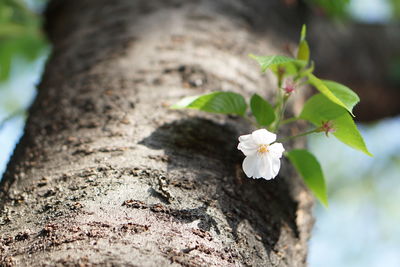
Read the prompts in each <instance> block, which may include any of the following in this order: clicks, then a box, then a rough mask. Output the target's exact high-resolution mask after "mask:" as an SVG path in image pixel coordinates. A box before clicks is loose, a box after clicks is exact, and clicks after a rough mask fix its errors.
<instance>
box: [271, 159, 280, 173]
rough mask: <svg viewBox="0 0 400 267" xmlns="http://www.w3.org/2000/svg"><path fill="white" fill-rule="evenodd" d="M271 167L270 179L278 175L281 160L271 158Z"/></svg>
mask: <svg viewBox="0 0 400 267" xmlns="http://www.w3.org/2000/svg"><path fill="white" fill-rule="evenodd" d="M271 165H272V168H271V169H272V178H275V177H276V176H277V175H278V173H279V169H280V168H281V160H280V159H279V158H272V159H271Z"/></svg>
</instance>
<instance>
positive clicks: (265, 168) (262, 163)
mask: <svg viewBox="0 0 400 267" xmlns="http://www.w3.org/2000/svg"><path fill="white" fill-rule="evenodd" d="M257 169H258V177H257V178H264V179H266V180H270V179H272V178H274V177H273V171H272V163H271V157H270V155H268V154H266V153H264V154H261V156H260V159H259V161H258V168H257Z"/></svg>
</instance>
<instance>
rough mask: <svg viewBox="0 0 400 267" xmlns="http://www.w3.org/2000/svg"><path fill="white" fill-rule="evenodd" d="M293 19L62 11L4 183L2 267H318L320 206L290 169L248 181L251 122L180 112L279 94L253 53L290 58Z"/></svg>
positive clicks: (122, 1) (245, 11)
mask: <svg viewBox="0 0 400 267" xmlns="http://www.w3.org/2000/svg"><path fill="white" fill-rule="evenodd" d="M279 10H281V11H282V8H281V7H280V2H279V1H240V0H229V1H213V0H204V1H188V0H168V1H167V0H159V1H155V0H153V1H144V0H143V1H140V0H137V1H132V0H118V1H109V0H88V1H53V3H52V4H51V5H50V7H49V9H48V14H47V25H48V26H47V28H48V33H49V36H50V38H51V40H52V42H53V54H52V56H51V58H50V60H49V62H48V64H47V67H46V71H45V74H44V77H43V80H42V83H41V85H40V90H39V95H38V97H37V99H36V101H35V104H34V105H33V107H32V108H31V110H30V117H29V120H28V122H27V126H26V132H25V136H24V137H23V139H22V141H21V142H20V144H19V145H18V147H17V149H16V152H15V154H14V156H13V158H12V161H11V163H10V164H9V166H8V170H7V172H6V174H5V177H4V179H3V181H2V184H1V192H2V195H1V202H0V203H1V208H2V212H1V217H0V223H1V226H0V236H1V240H0V246H1V247H0V253H1V257H0V266H304V265H306V252H307V240H308V238H309V235H310V230H311V227H312V223H313V219H312V216H311V214H310V213H311V211H310V210H311V206H312V203H313V200H312V198H311V196H310V194H309V193H308V191H307V190H306V189H305V187H304V186H303V183H302V182H301V180H300V179H299V178H298V177H297V176H296V175H295V174H294V171H293V169H292V168H291V167H290V166H289V164H288V163H287V162H286V161H284V162H283V166H282V169H281V172H280V175H279V177H278V178H276V179H275V180H272V181H266V180H263V179H259V180H253V179H248V178H245V175H244V174H243V172H242V171H241V162H242V160H243V156H242V155H241V153H240V152H239V151H237V149H236V146H237V138H238V136H239V135H240V134H246V133H249V132H250V131H251V130H252V129H251V128H250V126H249V125H247V124H246V123H245V122H244V121H243V120H242V119H240V118H236V117H229V118H227V117H225V116H217V115H209V114H203V113H200V112H187V111H174V110H169V109H168V108H167V105H169V104H171V103H174V102H175V101H177V100H178V99H180V98H181V97H184V96H187V95H196V94H200V93H203V92H205V91H211V90H221V89H222V90H230V91H236V92H241V93H243V94H245V95H250V94H251V93H254V92H259V93H261V94H265V95H266V96H269V95H271V93H272V92H273V90H274V89H273V86H272V83H271V79H270V78H271V77H270V76H261V75H260V72H259V68H258V66H257V65H256V64H255V63H254V62H252V61H251V60H249V59H248V58H247V54H248V53H249V52H253V53H264V54H267V53H282V51H281V50H282V48H281V45H282V44H283V43H285V42H287V40H286V39H284V37H283V35H285V34H287V35H288V36H291V35H292V34H293V31H289V30H290V27H287V22H285V21H287V19H288V18H291V17H292V15H293V14H289V12H291V11H290V10H288V11H284V12H280V11H279ZM285 12H286V13H285ZM291 20H292V21H293V19H291ZM266 25H268V27H267V26H266ZM285 25H286V26H285ZM285 27H286V29H287V31H288V32H286V33H284V32H283V30H284V29H285ZM264 88H266V90H264ZM302 101H303V94H302V93H299V94H298V95H297V98H296V99H295V100H294V102H293V105H292V106H293V108H296V106H298V104H301V103H302ZM292 111H293V109H292ZM299 128H300V127H299V126H293V127H292V128H290V129H289V128H288V129H287V131H292V132H294V133H295V132H296V131H299ZM292 145H294V146H302V145H303V143H302V142H297V143H293V144H292Z"/></svg>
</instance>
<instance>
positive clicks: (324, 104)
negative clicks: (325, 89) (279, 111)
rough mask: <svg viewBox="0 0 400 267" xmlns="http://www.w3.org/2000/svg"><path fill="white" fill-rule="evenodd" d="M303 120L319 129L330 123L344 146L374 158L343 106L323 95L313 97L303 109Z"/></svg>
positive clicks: (334, 133)
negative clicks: (325, 123)
mask: <svg viewBox="0 0 400 267" xmlns="http://www.w3.org/2000/svg"><path fill="white" fill-rule="evenodd" d="M299 117H300V118H301V119H304V120H308V121H310V122H311V123H313V124H314V125H316V126H317V127H320V126H321V125H322V123H324V122H327V121H330V122H331V123H332V126H333V128H334V130H335V131H334V132H333V135H334V136H335V137H336V138H337V139H338V140H340V141H341V142H343V143H344V144H346V145H348V146H350V147H352V148H354V149H357V150H359V151H362V152H364V153H365V154H367V155H369V156H372V154H371V153H370V152H369V151H368V148H367V146H366V145H365V142H364V139H363V138H362V136H361V134H360V132H359V131H358V129H357V126H356V124H355V123H354V121H353V118H352V117H351V116H350V114H349V113H348V112H347V111H346V110H345V109H344V108H342V107H341V106H339V105H336V104H334V103H332V102H331V101H330V100H329V99H328V98H326V97H325V96H324V95H322V94H316V95H314V96H312V97H311V98H310V99H309V100H308V101H307V102H306V103H305V104H304V107H303V111H302V112H301V114H300V116H299Z"/></svg>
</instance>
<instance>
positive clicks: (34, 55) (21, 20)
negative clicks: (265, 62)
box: [0, 0, 400, 267]
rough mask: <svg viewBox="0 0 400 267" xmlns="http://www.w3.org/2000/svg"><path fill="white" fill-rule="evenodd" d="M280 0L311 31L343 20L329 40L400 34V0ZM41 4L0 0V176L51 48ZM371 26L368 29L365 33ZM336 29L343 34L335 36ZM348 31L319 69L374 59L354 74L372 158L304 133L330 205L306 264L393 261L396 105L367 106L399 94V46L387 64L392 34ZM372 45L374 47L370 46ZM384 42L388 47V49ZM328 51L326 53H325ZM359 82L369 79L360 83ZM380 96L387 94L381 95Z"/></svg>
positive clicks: (399, 260) (397, 234)
mask: <svg viewBox="0 0 400 267" xmlns="http://www.w3.org/2000/svg"><path fill="white" fill-rule="evenodd" d="M281 1H282V3H284V4H285V5H286V6H287V7H288V8H292V7H293V6H300V5H302V6H303V7H304V6H305V7H306V8H307V12H308V14H309V16H311V18H312V19H310V21H313V20H314V19H315V18H316V17H317V18H318V19H319V18H322V20H316V21H317V23H315V22H314V24H313V25H308V28H309V29H310V30H312V27H314V28H317V27H318V26H319V25H320V22H323V21H328V23H334V24H340V25H342V26H339V27H338V29H339V30H338V31H337V32H334V33H332V34H333V35H334V36H333V39H335V38H336V39H338V38H342V37H346V38H347V37H349V36H348V35H347V36H346V34H344V35H343V28H347V27H353V26H354V25H355V26H357V27H360V28H356V29H360V30H361V31H362V30H365V29H366V30H365V33H363V34H361V35H357V36H356V35H355V36H354V38H357V37H359V36H361V37H363V36H364V37H365V36H366V35H371V34H377V33H380V32H391V34H392V35H388V36H395V37H397V36H400V31H399V29H400V22H399V21H400V0H281ZM45 4H46V0H24V1H23V0H0V177H1V175H2V173H3V171H4V170H5V168H6V163H7V161H8V159H9V157H10V155H11V154H12V151H13V149H14V146H15V144H16V143H17V142H18V140H19V138H20V136H21V135H22V133H23V127H24V121H25V111H26V109H27V108H28V107H29V105H30V103H31V102H32V100H33V99H34V97H35V94H36V85H37V83H38V81H39V80H40V75H41V73H42V70H43V66H44V64H45V61H46V58H47V56H48V54H49V52H50V46H49V44H48V42H47V40H46V38H45V35H44V33H43V31H42V29H41V27H42V18H41V13H42V11H43V8H44V6H45ZM314 21H315V20H314ZM371 25H372V26H371ZM341 27H342V28H341ZM371 27H372V28H371ZM370 29H373V30H374V32H373V33H372V32H370ZM324 30H325V28H324ZM324 30H323V31H322V33H321V34H323V35H324V36H323V37H324V38H325V35H328V33H327V32H325V31H324ZM376 30H378V31H376ZM317 33H319V32H318V31H317ZM393 33H394V34H393ZM335 34H342V35H340V36H339V35H338V36H339V37H338V36H336V35H335ZM317 35H318V34H317ZM385 36H386V35H385ZM351 37H352V36H350V39H349V40H347V42H348V44H353V43H355V44H356V45H350V46H343V47H345V48H346V49H348V47H351V49H353V50H352V51H347V54H346V53H345V54H343V55H344V58H345V59H346V66H345V67H344V68H343V67H340V66H341V65H335V67H334V68H332V67H330V66H329V63H331V62H328V64H327V65H328V68H326V72H325V73H326V75H330V77H327V78H329V79H333V80H337V78H338V77H339V78H340V77H342V79H343V80H342V81H341V82H343V83H344V84H348V83H349V82H351V77H350V78H349V77H348V76H340V72H341V71H342V72H344V73H345V74H346V73H347V72H354V70H353V69H351V71H349V68H350V67H349V66H348V64H349V63H350V62H352V61H355V60H356V59H357V60H360V61H361V62H362V64H361V68H360V71H365V69H368V68H367V67H369V68H371V66H369V65H373V66H372V70H373V73H378V72H379V71H381V73H383V74H382V75H381V78H379V79H375V80H374V79H373V78H372V77H371V75H369V73H366V74H365V73H364V75H361V74H360V77H362V79H361V82H362V83H360V81H355V84H358V85H359V86H360V90H361V89H363V90H364V91H365V90H366V91H368V93H371V92H375V94H372V97H371V95H369V94H368V93H367V94H366V97H363V96H362V97H361V104H360V105H362V104H363V103H368V98H371V99H372V100H371V101H373V102H371V103H370V104H367V105H366V108H365V110H366V112H361V113H364V117H363V116H361V118H362V119H363V120H364V121H372V122H369V123H359V124H358V126H359V127H360V129H361V131H362V133H363V135H364V136H365V139H366V142H367V144H368V145H369V147H370V150H371V152H372V153H373V154H374V155H375V157H374V158H369V157H367V156H364V155H363V154H362V153H358V152H356V151H352V150H350V149H347V148H346V147H345V146H344V145H342V144H340V143H338V142H336V141H335V139H333V138H328V139H327V138H326V137H324V136H318V135H313V136H310V138H309V140H308V141H309V142H308V143H309V147H310V149H311V150H312V151H313V153H315V154H316V155H317V156H318V158H319V159H320V161H321V164H322V166H323V169H324V173H325V175H326V180H327V184H328V195H329V202H330V207H329V209H324V208H322V207H320V206H317V207H316V213H315V215H316V217H317V220H316V225H315V227H314V232H313V235H312V239H311V241H310V253H309V259H308V260H309V266H311V267H319V266H321V267H330V266H332V267H336V266H357V267H358V266H363V267H378V266H385V267H398V266H400V228H399V227H398V225H399V223H400V206H399V205H398V203H400V186H399V177H400V176H399V173H400V138H398V137H399V134H398V133H399V132H400V117H399V114H398V113H396V112H394V113H393V112H392V113H390V114H389V115H390V116H391V117H388V118H386V117H387V116H388V113H379V114H378V115H376V116H374V117H372V113H376V112H375V110H374V108H375V106H372V104H374V103H377V102H382V103H381V105H382V106H383V109H388V107H389V105H388V103H389V101H392V102H393V101H394V102H395V105H397V106H398V105H399V104H398V101H399V99H395V98H394V97H392V93H393V92H394V91H396V90H397V92H398V91H399V90H400V88H399V87H400V45H397V44H396V42H394V43H395V44H394V46H395V47H396V45H397V47H399V48H398V51H394V53H393V54H394V56H391V55H390V57H389V61H390V62H389V63H388V65H389V66H388V67H386V66H383V65H382V63H380V62H378V60H375V59H376V58H378V59H380V57H381V55H382V53H386V51H389V50H390V49H392V50H393V44H389V42H390V41H392V43H393V40H390V39H388V40H387V41H388V43H386V41H381V40H380V39H378V40H377V39H376V38H375V39H374V36H372V37H371V38H372V39H370V40H371V42H365V43H361V44H359V43H357V42H359V40H356V39H351ZM310 41H312V40H310ZM372 41H373V42H372ZM377 44H379V45H380V46H376V45H377ZM310 45H311V51H316V50H318V48H319V47H321V45H320V44H319V43H312V42H310ZM335 45H336V44H335ZM389 45H391V48H390V49H387V48H388V47H389ZM343 47H335V46H334V49H336V50H339V51H340V53H343V51H341V50H343ZM365 47H368V48H369V49H368V50H366V51H367V53H364V54H363V53H359V56H358V58H357V57H355V54H356V52H357V51H356V50H358V49H359V50H362V49H364V48H365ZM326 51H327V50H326V47H325V46H324V47H322V52H321V53H319V54H318V53H315V54H316V55H317V58H316V62H321V59H320V57H321V56H323V55H324V53H326ZM369 54H371V55H372V54H374V55H376V56H375V57H372V60H370V61H368V60H367V61H366V59H365V58H363V57H365V55H369ZM335 57H336V55H333V56H332V57H331V58H332V59H333V58H335ZM341 60H342V59H340V60H339V61H341ZM365 62H367V63H365ZM369 62H373V63H374V64H369ZM336 63H337V62H335V64H336ZM332 64H333V63H332ZM340 64H342V63H340ZM363 64H364V65H363ZM385 64H386V63H385ZM338 66H339V67H338ZM317 70H318V67H317ZM382 70H383V71H382ZM335 75H336V76H335ZM357 75H358V74H357ZM357 75H356V78H357ZM352 77H354V76H352ZM324 78H325V77H324ZM356 80H357V79H356ZM359 80H360V79H359ZM365 84H373V86H370V87H368V88H366V89H365V88H364V87H366V86H364V85H365ZM388 86H389V87H390V88H389V89H388ZM353 89H357V88H353ZM359 93H360V94H361V93H362V92H361V91H360V92H359ZM385 95H386V98H384V97H383V98H382V96H385ZM393 98H394V100H393ZM371 107H373V108H371ZM395 110H398V109H395ZM365 114H366V115H365ZM376 114H377V113H376ZM382 114H384V115H382ZM385 114H386V115H385ZM356 115H358V114H357V110H356ZM359 118H360V117H359ZM378 119H379V120H378Z"/></svg>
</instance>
